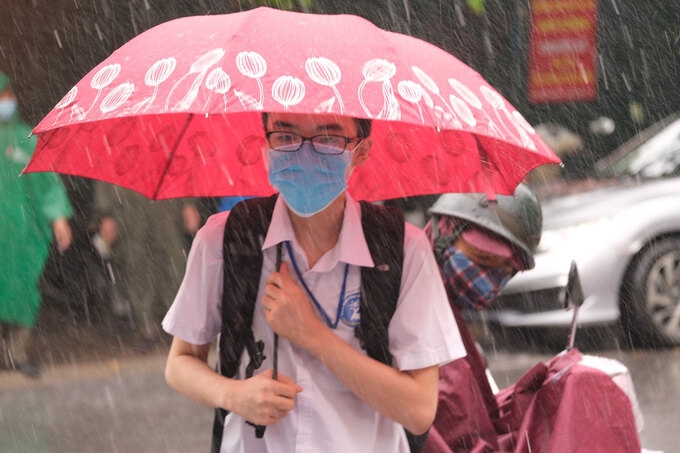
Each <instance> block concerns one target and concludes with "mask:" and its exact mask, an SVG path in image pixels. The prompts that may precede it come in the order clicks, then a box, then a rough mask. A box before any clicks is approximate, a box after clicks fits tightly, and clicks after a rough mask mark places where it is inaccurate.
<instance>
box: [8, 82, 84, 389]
mask: <svg viewBox="0 0 680 453" xmlns="http://www.w3.org/2000/svg"><path fill="white" fill-rule="evenodd" d="M30 134H31V127H30V126H29V125H27V124H26V123H24V122H23V121H22V120H21V118H20V117H19V115H18V113H17V98H16V96H15V95H14V92H13V90H12V83H11V80H10V78H9V77H8V76H7V75H6V74H4V73H2V72H0V194H2V196H1V197H0V225H2V228H1V229H0V254H1V255H2V259H1V260H0V333H1V334H2V356H0V359H2V362H0V365H4V366H5V368H9V369H12V370H17V371H20V372H22V373H23V374H25V375H26V376H28V377H31V378H38V377H40V368H38V366H37V365H36V364H35V363H32V362H31V361H30V359H29V357H28V354H27V348H28V345H29V340H30V338H31V332H32V330H33V328H34V327H35V324H36V320H37V317H38V313H39V311H40V306H41V302H42V301H41V298H40V293H39V291H38V286H37V283H38V279H39V278H40V275H41V273H42V270H43V266H44V264H45V261H46V260H47V255H48V252H49V248H50V245H51V242H52V238H53V235H54V239H55V241H56V245H57V248H58V249H59V251H60V252H63V251H64V250H66V249H67V248H68V247H69V246H70V245H71V227H70V225H69V222H68V220H67V219H68V218H69V217H70V216H71V204H70V202H69V199H68V196H67V194H66V190H65V189H64V186H63V185H62V183H61V180H60V179H59V176H58V175H56V174H55V173H31V174H27V175H23V176H20V174H21V171H22V170H23V168H24V167H25V166H26V164H28V161H29V160H30V158H31V156H32V154H33V151H34V149H35V146H36V143H37V139H36V137H35V136H30Z"/></svg>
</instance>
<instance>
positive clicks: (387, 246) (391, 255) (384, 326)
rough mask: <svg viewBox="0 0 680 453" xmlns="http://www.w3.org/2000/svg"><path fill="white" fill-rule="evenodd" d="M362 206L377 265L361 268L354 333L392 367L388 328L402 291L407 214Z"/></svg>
mask: <svg viewBox="0 0 680 453" xmlns="http://www.w3.org/2000/svg"><path fill="white" fill-rule="evenodd" d="M360 204H361V224H362V228H363V230H364V237H365V238H366V244H367V245H368V250H369V251H370V252H371V258H372V259H373V263H374V264H375V266H374V267H372V268H369V267H362V268H361V302H360V314H361V321H360V324H359V325H358V326H357V327H356V329H355V330H354V334H355V335H356V337H357V338H358V339H359V342H360V344H361V347H362V348H364V350H365V351H366V353H367V354H368V355H369V356H370V357H372V358H374V359H375V360H378V361H380V362H382V363H384V364H387V365H390V366H391V365H392V353H390V348H389V336H388V328H389V325H390V320H391V319H392V315H394V311H395V310H396V309H397V302H398V300H399V290H400V289H401V272H402V268H403V261H404V214H403V212H402V211H401V210H400V209H398V208H393V207H385V206H377V205H374V204H372V203H368V202H366V201H361V202H360Z"/></svg>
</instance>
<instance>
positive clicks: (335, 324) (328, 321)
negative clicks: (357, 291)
mask: <svg viewBox="0 0 680 453" xmlns="http://www.w3.org/2000/svg"><path fill="white" fill-rule="evenodd" d="M286 250H287V251H288V256H290V261H291V263H293V268H294V269H295V273H296V274H297V276H298V278H299V279H300V283H302V286H303V287H304V288H305V291H307V294H308V295H309V297H310V299H312V302H314V306H316V308H317V310H319V312H320V313H321V315H322V316H323V319H324V321H326V325H327V326H328V327H330V328H331V329H335V328H336V327H338V322H339V321H340V314H341V312H342V301H343V300H344V299H345V287H346V285H347V274H348V271H349V263H347V264H345V275H344V277H343V278H342V289H341V290H340V300H339V301H338V311H337V313H336V314H335V322H333V321H331V318H330V317H329V316H328V315H327V314H326V311H325V310H324V309H323V307H322V306H321V304H319V302H318V301H317V300H316V297H314V294H312V292H311V291H310V289H309V287H308V286H307V283H305V280H304V279H303V278H302V274H301V273H300V269H299V268H298V265H297V263H296V262H295V257H294V256H293V250H292V249H291V247H290V241H286Z"/></svg>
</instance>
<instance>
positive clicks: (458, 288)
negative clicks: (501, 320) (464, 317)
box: [442, 246, 511, 310]
mask: <svg viewBox="0 0 680 453" xmlns="http://www.w3.org/2000/svg"><path fill="white" fill-rule="evenodd" d="M444 258H445V261H444V265H443V267H442V273H443V274H444V281H445V284H446V288H447V290H448V291H449V293H450V294H451V295H452V297H454V298H455V299H454V301H455V302H456V305H458V306H459V307H460V308H463V309H473V310H481V309H483V308H486V307H487V306H488V305H489V304H490V303H491V302H493V301H494V300H495V299H496V297H498V295H499V294H500V292H501V289H503V287H504V286H505V285H506V284H507V283H508V280H510V277H511V275H508V274H507V273H505V272H503V271H502V270H500V269H497V268H493V267H484V266H481V265H479V264H477V263H475V262H474V261H472V260H471V259H470V258H468V256H467V255H466V254H464V253H463V252H461V251H459V250H458V249H456V248H455V247H454V246H451V247H449V248H448V249H447V250H446V252H444Z"/></svg>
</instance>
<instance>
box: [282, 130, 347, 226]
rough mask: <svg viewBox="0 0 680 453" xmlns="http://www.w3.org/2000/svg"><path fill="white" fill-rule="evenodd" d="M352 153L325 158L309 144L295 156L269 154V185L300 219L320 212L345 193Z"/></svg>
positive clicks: (295, 153)
mask: <svg viewBox="0 0 680 453" xmlns="http://www.w3.org/2000/svg"><path fill="white" fill-rule="evenodd" d="M351 160H352V153H351V152H349V151H344V152H343V153H342V154H335V155H326V154H320V153H318V152H315V151H314V150H313V149H312V145H311V143H309V142H305V143H303V144H302V147H301V148H300V150H299V151H297V152H282V151H276V150H269V182H270V183H271V185H272V186H274V187H275V188H276V189H277V190H278V191H279V192H281V195H282V196H283V199H284V200H285V201H286V204H287V205H288V207H289V208H290V209H292V210H293V212H295V213H296V214H298V215H299V216H301V217H311V216H313V215H314V214H317V213H319V212H321V211H323V210H324V209H325V208H326V207H328V205H330V204H331V203H332V202H333V200H335V199H336V198H337V197H338V196H339V195H340V194H341V193H342V192H344V191H345V190H347V168H348V167H349V164H350V162H351Z"/></svg>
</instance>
